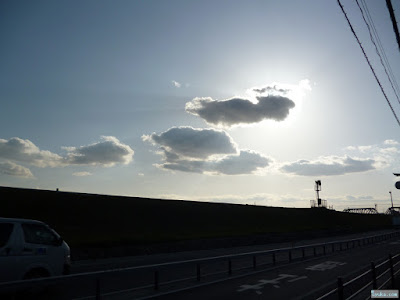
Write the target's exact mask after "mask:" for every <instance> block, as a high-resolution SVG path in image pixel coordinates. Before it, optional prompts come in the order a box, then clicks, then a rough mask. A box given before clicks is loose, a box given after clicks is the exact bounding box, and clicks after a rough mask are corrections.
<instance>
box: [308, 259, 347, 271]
mask: <svg viewBox="0 0 400 300" xmlns="http://www.w3.org/2000/svg"><path fill="white" fill-rule="evenodd" d="M345 264H346V263H345V262H344V263H343V262H337V261H326V262H323V263H320V264H318V265H314V266H310V267H308V268H306V270H311V271H326V270H330V269H334V268H336V267H337V266H343V265H345Z"/></svg>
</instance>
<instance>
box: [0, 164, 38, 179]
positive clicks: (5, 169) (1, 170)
mask: <svg viewBox="0 0 400 300" xmlns="http://www.w3.org/2000/svg"><path fill="white" fill-rule="evenodd" d="M0 174H5V175H10V176H17V177H23V178H32V177H33V175H32V173H31V171H30V170H29V169H28V168H25V167H23V166H20V165H17V164H15V163H13V162H10V161H6V162H0Z"/></svg>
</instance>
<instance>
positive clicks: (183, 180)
mask: <svg viewBox="0 0 400 300" xmlns="http://www.w3.org/2000/svg"><path fill="white" fill-rule="evenodd" d="M341 2H342V4H343V7H344V9H345V11H346V13H347V16H348V18H349V20H350V22H351V24H352V26H353V27H354V30H355V32H356V34H357V35H358V37H359V39H360V41H361V43H362V45H363V47H364V48H365V52H366V53H367V55H368V58H369V59H370V61H371V64H372V66H373V68H374V70H375V71H376V74H377V77H378V78H379V80H380V82H381V84H382V87H383V89H384V91H385V93H386V95H387V98H388V99H389V101H390V102H391V105H392V107H393V110H394V111H395V113H396V114H398V115H399V116H400V101H399V99H398V97H397V96H396V93H395V91H394V89H393V88H392V87H391V84H390V81H389V79H388V77H387V75H386V74H385V72H384V69H383V67H382V65H381V63H380V59H379V57H378V55H377V53H376V51H375V48H374V46H373V44H372V42H371V39H370V35H369V33H368V28H367V26H366V24H365V23H364V21H363V18H362V15H361V12H360V9H359V8H358V6H357V3H356V2H355V1H349V0H342V1H341ZM359 2H360V4H363V3H364V2H361V1H359ZM392 2H393V6H394V9H395V15H396V18H397V20H400V12H399V11H400V3H399V2H398V1H392ZM365 4H366V6H367V8H368V11H369V13H370V16H371V18H372V20H373V23H374V26H375V28H376V32H377V33H378V36H379V39H380V42H381V45H382V47H383V49H384V51H385V53H386V58H387V62H388V65H389V66H390V69H391V71H392V74H393V77H392V78H393V79H392V80H396V81H395V82H393V81H392V84H394V86H395V87H396V82H399V80H400V51H399V48H398V45H397V43H396V38H395V34H394V31H393V27H392V23H391V20H390V16H389V12H388V9H387V7H386V4H385V1H373V0H365ZM365 13H366V11H365ZM0 40H1V47H0V103H1V109H0V185H1V186H11V187H22V188H35V189H49V190H56V189H57V188H58V189H59V190H60V191H73V192H84V193H95V194H110V195H126V196H137V197H149V198H162V199H182V200H194V201H207V202H224V203H241V204H252V205H253V204H255V205H264V206H282V207H310V200H312V199H315V191H314V182H315V181H316V180H321V182H322V191H321V194H320V196H321V198H322V199H325V200H327V201H328V206H333V208H334V209H336V210H343V209H345V208H348V207H351V208H361V207H374V206H375V204H377V207H378V210H379V211H380V212H384V211H385V210H386V209H387V208H388V207H389V206H390V205H391V204H390V194H389V191H392V195H393V201H394V205H395V206H400V191H399V190H397V189H396V188H395V186H394V184H395V182H396V181H397V179H396V177H395V176H393V174H392V173H393V172H400V158H399V154H400V137H399V133H400V126H399V124H398V123H397V121H396V119H395V117H394V115H393V113H392V111H391V110H390V107H389V105H388V103H387V101H386V99H385V97H384V95H383V93H382V91H381V89H380V88H379V85H378V83H377V81H376V80H375V78H374V76H373V74H372V72H371V70H370V68H369V66H368V64H367V62H366V59H365V57H364V56H363V53H362V51H361V49H360V47H359V45H358V43H357V41H356V39H355V38H354V36H353V34H352V32H351V30H350V27H349V25H348V24H347V21H346V19H345V17H344V15H343V13H342V11H341V9H340V7H339V5H338V3H337V1H319V0H310V1H307V2H304V1H300V0H297V1H296V0H290V1H289V0H287V1H264V0H263V1H261V0H260V1H256V0H250V1H235V0H234V1H232V0H229V1H228V0H218V1H208V0H206V1H183V0H182V1H178V0H171V1H152V0H150V1H122V0H119V1H92V0H87V1H58V0H51V1H50V0H49V1H42V0H39V1H19V0H17V1H14V0H13V1H8V0H6V1H1V2H0ZM397 87H398V83H397ZM397 93H398V94H399V92H397ZM399 180H400V179H399Z"/></svg>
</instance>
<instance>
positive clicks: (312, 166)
mask: <svg viewBox="0 0 400 300" xmlns="http://www.w3.org/2000/svg"><path fill="white" fill-rule="evenodd" d="M375 163H376V161H375V160H374V159H360V158H352V157H349V156H344V157H338V156H328V157H321V158H319V159H317V160H314V161H309V160H299V161H296V162H292V163H285V164H284V165H283V166H282V167H281V168H280V169H281V171H282V172H284V173H290V174H294V175H300V176H333V175H344V174H348V173H356V172H366V171H370V170H374V169H376V167H375V166H374V164H375Z"/></svg>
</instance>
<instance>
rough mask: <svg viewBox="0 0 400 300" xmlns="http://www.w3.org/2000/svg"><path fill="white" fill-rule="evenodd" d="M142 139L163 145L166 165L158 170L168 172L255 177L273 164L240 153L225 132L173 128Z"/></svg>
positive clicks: (161, 146) (160, 165)
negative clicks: (252, 174) (250, 175)
mask: <svg viewBox="0 0 400 300" xmlns="http://www.w3.org/2000/svg"><path fill="white" fill-rule="evenodd" d="M142 139H143V140H144V141H148V142H151V143H152V144H154V145H157V146H159V148H160V149H161V150H162V154H163V160H164V162H163V163H162V164H159V165H158V167H160V168H163V169H167V170H174V171H182V172H190V173H208V174H226V175H239V174H251V173H253V172H254V171H256V170H258V169H259V168H264V167H266V166H268V165H269V164H270V162H271V160H270V159H269V158H267V157H265V156H263V155H261V154H259V153H257V152H254V151H250V150H241V151H239V150H238V149H237V146H236V144H235V143H234V141H233V140H232V138H231V137H230V136H229V135H228V134H227V133H226V132H224V131H221V130H215V129H198V128H192V127H173V128H170V129H169V130H167V131H165V132H163V133H161V134H156V133H153V134H151V135H144V136H143V137H142Z"/></svg>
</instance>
